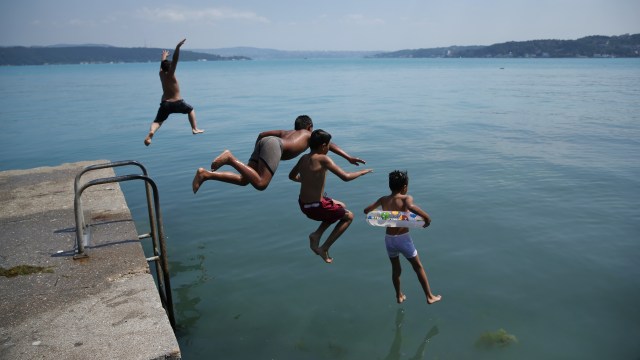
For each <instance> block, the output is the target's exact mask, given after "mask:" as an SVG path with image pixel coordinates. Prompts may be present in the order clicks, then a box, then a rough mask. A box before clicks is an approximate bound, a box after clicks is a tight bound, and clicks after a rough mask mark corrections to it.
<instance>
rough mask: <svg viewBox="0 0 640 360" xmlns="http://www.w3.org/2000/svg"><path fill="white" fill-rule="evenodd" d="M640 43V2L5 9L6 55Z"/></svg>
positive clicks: (46, 4)
mask: <svg viewBox="0 0 640 360" xmlns="http://www.w3.org/2000/svg"><path fill="white" fill-rule="evenodd" d="M626 33H630V34H636V33H640V0H313V1H311V0H271V1H268V0H235V1H231V0H227V1H216V0H184V1H177V0H174V1H163V0H154V1H150V0H109V1H91V0H55V1H54V0H2V1H0V46H43V45H57V44H74V45H77V44H107V45H113V46H121V47H154V48H172V47H174V46H175V44H176V43H177V42H178V41H180V40H181V39H183V38H186V39H187V42H186V43H185V45H184V46H183V49H189V48H192V49H214V48H224V47H236V46H249V47H257V48H269V49H279V50H376V51H379V50H382V51H394V50H402V49H417V48H433V47H446V46H453V45H491V44H496V43H501V42H506V41H526V40H539V39H562V40H570V39H577V38H581V37H584V36H589V35H606V36H613V35H622V34H626Z"/></svg>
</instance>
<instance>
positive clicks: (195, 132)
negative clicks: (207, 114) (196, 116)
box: [191, 129, 204, 135]
mask: <svg viewBox="0 0 640 360" xmlns="http://www.w3.org/2000/svg"><path fill="white" fill-rule="evenodd" d="M203 132H204V130H202V129H191V133H192V134H193V135H195V134H202V133H203Z"/></svg>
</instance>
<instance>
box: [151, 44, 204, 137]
mask: <svg viewBox="0 0 640 360" xmlns="http://www.w3.org/2000/svg"><path fill="white" fill-rule="evenodd" d="M186 40H187V39H184V40H182V41H180V42H179V43H178V45H177V46H176V49H175V51H174V52H173V58H172V60H171V61H169V60H167V57H168V56H169V51H167V50H163V51H162V61H161V62H160V73H159V75H160V83H162V101H161V103H160V108H159V109H158V114H157V115H156V118H155V120H153V122H152V123H151V129H149V134H147V137H146V138H145V139H144V144H145V145H147V146H149V144H151V139H152V138H153V135H154V134H155V133H156V131H158V129H159V128H160V126H162V123H163V122H164V121H165V120H167V118H168V117H169V115H170V114H175V113H180V114H188V116H189V123H190V124H191V132H192V133H193V134H194V135H195V134H200V133H203V132H204V130H201V129H198V125H197V123H196V112H195V111H194V110H193V106H191V105H189V104H187V103H186V102H185V101H184V100H183V99H182V96H181V95H180V85H179V84H178V79H176V75H175V72H176V66H178V59H179V57H180V47H181V46H182V44H184V42H185V41H186Z"/></svg>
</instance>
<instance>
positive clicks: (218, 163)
mask: <svg viewBox="0 0 640 360" xmlns="http://www.w3.org/2000/svg"><path fill="white" fill-rule="evenodd" d="M230 157H231V151H229V150H225V151H223V152H222V154H220V155H218V157H217V158H215V159H213V161H212V162H211V171H216V170H218V169H219V168H221V167H222V165H226V164H227V163H228V162H229V158H230Z"/></svg>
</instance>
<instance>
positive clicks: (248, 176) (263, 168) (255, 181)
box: [191, 115, 365, 194]
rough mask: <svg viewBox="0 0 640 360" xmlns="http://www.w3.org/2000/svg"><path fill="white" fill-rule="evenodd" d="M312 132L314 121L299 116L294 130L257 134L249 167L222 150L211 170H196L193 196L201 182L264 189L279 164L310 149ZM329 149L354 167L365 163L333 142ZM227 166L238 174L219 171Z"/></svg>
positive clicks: (214, 160) (305, 116)
mask: <svg viewBox="0 0 640 360" xmlns="http://www.w3.org/2000/svg"><path fill="white" fill-rule="evenodd" d="M312 131H313V121H312V120H311V118H310V117H309V116H307V115H300V116H298V117H297V118H296V120H295V122H294V129H293V130H269V131H263V132H261V133H260V134H258V138H257V139H256V142H255V146H254V148H253V153H252V154H251V157H250V158H249V161H248V162H247V163H246V164H245V163H243V162H242V161H240V160H238V158H236V157H235V155H233V153H231V151H229V150H225V151H223V152H222V153H221V154H220V155H218V156H217V157H216V158H215V159H213V161H212V162H211V171H209V170H206V169H205V168H199V169H198V170H197V171H196V175H195V176H194V177H193V181H192V183H191V187H192V189H193V193H194V194H195V193H197V192H198V190H199V189H200V186H202V183H204V182H205V181H209V180H216V181H222V182H226V183H229V184H233V185H240V186H247V185H249V184H251V186H253V187H254V188H255V189H256V190H260V191H262V190H265V189H266V188H267V187H268V186H269V184H270V183H271V179H272V178H273V174H274V173H275V172H276V169H277V168H278V164H280V161H282V160H291V159H293V158H295V157H297V156H298V155H300V154H302V153H303V152H304V151H305V150H307V149H308V148H309V138H310V137H311V132H312ZM329 150H330V151H331V152H333V153H335V154H338V155H340V156H342V157H343V158H345V159H346V160H347V161H348V162H350V163H351V164H353V165H359V164H364V163H365V162H364V160H362V159H359V158H357V157H353V156H351V155H349V154H347V153H346V152H345V151H344V150H342V149H341V148H340V147H339V146H338V145H335V144H334V143H331V146H330V148H329ZM225 165H228V166H230V167H232V168H234V169H235V170H236V171H235V172H233V171H218V169H220V168H221V167H223V166H225Z"/></svg>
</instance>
